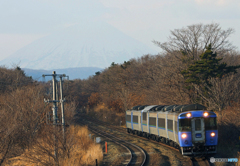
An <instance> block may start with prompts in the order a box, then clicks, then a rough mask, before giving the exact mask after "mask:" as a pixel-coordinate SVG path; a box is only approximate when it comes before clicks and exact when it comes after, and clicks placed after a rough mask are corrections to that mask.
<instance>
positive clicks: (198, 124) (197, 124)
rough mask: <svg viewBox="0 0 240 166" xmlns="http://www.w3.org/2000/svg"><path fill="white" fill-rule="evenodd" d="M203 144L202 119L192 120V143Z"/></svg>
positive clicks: (203, 128) (203, 130) (203, 129)
mask: <svg viewBox="0 0 240 166" xmlns="http://www.w3.org/2000/svg"><path fill="white" fill-rule="evenodd" d="M204 142H205V127H204V119H203V118H193V119H192V143H193V144H194V143H204Z"/></svg>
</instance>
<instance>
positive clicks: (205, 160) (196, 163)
mask: <svg viewBox="0 0 240 166" xmlns="http://www.w3.org/2000/svg"><path fill="white" fill-rule="evenodd" d="M81 116H82V117H84V119H86V120H88V121H94V123H96V124H98V125H103V126H105V127H107V128H110V127H111V128H113V129H114V131H119V132H121V133H126V129H124V128H120V127H117V126H114V125H112V124H110V123H108V122H103V121H99V120H97V119H93V118H90V117H89V116H86V115H81ZM92 124H93V123H92ZM108 130H112V129H108ZM128 136H130V137H140V136H137V135H130V134H129V135H128ZM140 138H141V139H143V140H147V141H149V142H153V143H158V144H160V145H162V146H164V147H167V148H169V149H171V150H174V151H176V152H179V150H178V149H177V148H174V147H172V146H170V145H167V144H164V143H161V142H156V141H154V140H151V139H148V138H144V137H140ZM189 160H190V162H191V163H192V164H191V165H192V166H202V165H207V166H214V164H213V163H211V162H210V158H209V157H192V158H190V157H189Z"/></svg>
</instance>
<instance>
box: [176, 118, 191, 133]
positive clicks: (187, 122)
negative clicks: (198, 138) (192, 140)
mask: <svg viewBox="0 0 240 166" xmlns="http://www.w3.org/2000/svg"><path fill="white" fill-rule="evenodd" d="M191 129H192V128H191V119H190V118H189V119H179V131H191Z"/></svg>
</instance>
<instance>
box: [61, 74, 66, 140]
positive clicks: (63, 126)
mask: <svg viewBox="0 0 240 166" xmlns="http://www.w3.org/2000/svg"><path fill="white" fill-rule="evenodd" d="M60 97H61V99H60V103H61V111H62V132H63V141H64V144H65V116H64V101H65V100H64V99H63V85H62V76H60Z"/></svg>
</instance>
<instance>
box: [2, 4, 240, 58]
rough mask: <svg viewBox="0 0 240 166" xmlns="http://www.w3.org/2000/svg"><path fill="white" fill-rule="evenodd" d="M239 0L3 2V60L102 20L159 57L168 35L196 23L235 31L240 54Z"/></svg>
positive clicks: (231, 38) (234, 39) (235, 42)
mask: <svg viewBox="0 0 240 166" xmlns="http://www.w3.org/2000/svg"><path fill="white" fill-rule="evenodd" d="M239 9H240V1H239V0H0V60H2V59H4V58H5V57H7V56H9V55H11V54H12V53H14V52H15V51H17V50H18V49H20V48H21V47H23V46H25V45H27V44H29V43H31V42H32V41H34V40H36V39H39V38H41V37H43V36H46V35H49V34H51V33H53V32H55V31H58V30H62V29H64V28H66V27H69V26H72V25H75V24H78V23H80V22H84V21H85V20H89V19H90V20H103V21H106V22H108V23H109V24H111V25H113V26H114V27H116V28H118V29H119V30H121V31H122V32H124V33H126V34H127V35H129V36H131V37H133V38H135V39H137V40H139V41H141V42H143V43H145V44H146V45H148V46H149V47H151V48H153V49H155V50H156V53H157V52H160V51H161V50H160V48H158V47H156V46H155V45H154V44H153V43H152V41H153V40H157V41H160V42H165V41H167V37H168V36H169V35H170V30H174V29H178V28H182V27H186V26H188V25H192V24H197V23H204V24H208V23H212V22H214V23H219V24H220V26H221V27H222V28H223V29H227V28H233V29H235V33H234V34H233V35H232V36H231V37H230V41H231V42H232V43H233V45H235V46H237V47H238V50H240V10H239Z"/></svg>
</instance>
